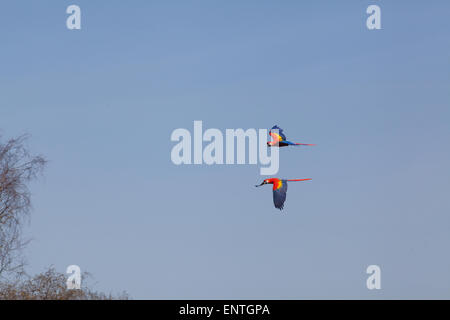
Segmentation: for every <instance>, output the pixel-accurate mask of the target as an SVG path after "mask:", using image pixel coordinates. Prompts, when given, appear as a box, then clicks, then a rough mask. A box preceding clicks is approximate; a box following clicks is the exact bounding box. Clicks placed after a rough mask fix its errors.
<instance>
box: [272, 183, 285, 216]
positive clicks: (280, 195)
mask: <svg viewBox="0 0 450 320" xmlns="http://www.w3.org/2000/svg"><path fill="white" fill-rule="evenodd" d="M286 193H287V181H286V180H280V181H279V182H278V183H276V184H274V185H273V204H274V205H275V208H277V209H280V210H282V209H283V208H284V202H285V201H286Z"/></svg>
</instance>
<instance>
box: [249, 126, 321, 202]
mask: <svg viewBox="0 0 450 320" xmlns="http://www.w3.org/2000/svg"><path fill="white" fill-rule="evenodd" d="M274 130H276V131H274ZM269 135H270V136H271V137H272V141H268V142H267V145H268V146H269V147H288V146H314V144H307V143H295V142H291V141H288V140H287V139H286V136H285V135H284V133H283V129H281V128H280V127H278V126H273V127H272V129H270V131H269ZM308 180H311V179H278V178H270V179H265V180H264V181H263V182H262V183H261V184H260V185H256V186H255V187H260V186H263V185H265V184H272V185H273V188H272V191H273V204H274V205H275V208H277V209H280V210H282V209H283V208H284V202H285V201H286V193H287V183H288V181H308Z"/></svg>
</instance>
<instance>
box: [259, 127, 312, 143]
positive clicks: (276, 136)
mask: <svg viewBox="0 0 450 320" xmlns="http://www.w3.org/2000/svg"><path fill="white" fill-rule="evenodd" d="M273 130H278V133H277V132H274V131H273ZM269 135H270V136H271V137H272V141H268V142H267V145H268V146H269V147H287V146H315V144H306V143H295V142H291V141H287V140H286V136H285V135H284V133H283V129H281V128H280V127H279V126H273V127H272V129H270V131H269Z"/></svg>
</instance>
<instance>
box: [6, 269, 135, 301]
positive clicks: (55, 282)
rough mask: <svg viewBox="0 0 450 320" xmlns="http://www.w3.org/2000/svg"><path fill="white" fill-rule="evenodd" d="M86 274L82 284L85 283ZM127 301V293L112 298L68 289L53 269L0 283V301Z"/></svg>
mask: <svg viewBox="0 0 450 320" xmlns="http://www.w3.org/2000/svg"><path fill="white" fill-rule="evenodd" d="M87 277H88V275H87V274H85V275H84V277H83V281H82V283H86V278H87ZM115 299H119V300H127V299H128V295H127V293H125V292H124V293H122V294H120V295H117V296H114V295H112V294H104V293H100V292H97V291H94V290H92V289H90V288H89V287H88V286H87V285H85V286H82V287H81V289H68V288H67V285H66V276H65V275H64V274H63V273H59V272H57V271H56V270H55V269H54V268H53V267H50V268H49V269H48V270H47V271H45V272H43V273H40V274H38V275H36V276H34V277H32V278H28V277H27V276H24V277H22V278H21V279H20V280H18V281H15V282H7V283H0V300H115Z"/></svg>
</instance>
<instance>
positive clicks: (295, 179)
mask: <svg viewBox="0 0 450 320" xmlns="http://www.w3.org/2000/svg"><path fill="white" fill-rule="evenodd" d="M308 180H312V179H291V180H287V181H308Z"/></svg>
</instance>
